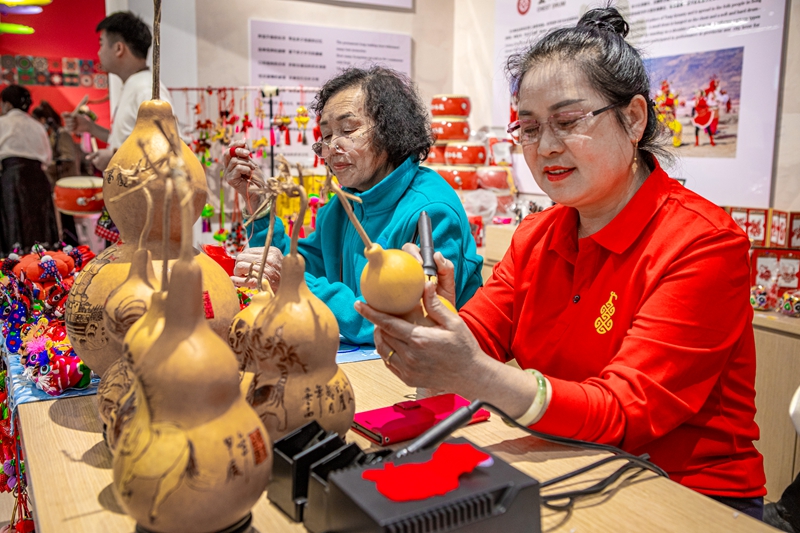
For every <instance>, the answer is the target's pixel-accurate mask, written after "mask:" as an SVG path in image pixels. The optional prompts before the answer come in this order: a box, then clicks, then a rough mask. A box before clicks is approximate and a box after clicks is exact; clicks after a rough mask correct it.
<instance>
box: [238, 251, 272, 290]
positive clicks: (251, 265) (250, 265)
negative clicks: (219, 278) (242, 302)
mask: <svg viewBox="0 0 800 533" xmlns="http://www.w3.org/2000/svg"><path fill="white" fill-rule="evenodd" d="M263 254H264V248H263V247H261V248H248V249H247V250H244V251H242V252H239V255H237V256H236V265H235V266H234V267H233V276H231V280H232V281H233V284H234V285H236V286H237V287H249V288H251V289H255V288H256V279H257V278H258V271H259V269H260V268H261V256H262V255H263ZM282 264H283V254H282V253H281V251H280V250H279V249H278V248H275V247H274V246H270V247H269V251H268V252H267V264H266V265H265V266H264V280H265V281H268V282H269V285H270V287H272V292H276V291H277V290H278V286H279V285H280V283H281V265H282Z"/></svg>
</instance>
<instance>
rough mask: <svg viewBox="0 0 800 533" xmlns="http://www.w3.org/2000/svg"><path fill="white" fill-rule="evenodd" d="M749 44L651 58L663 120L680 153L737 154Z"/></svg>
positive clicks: (650, 70) (650, 69)
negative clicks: (744, 46)
mask: <svg viewBox="0 0 800 533" xmlns="http://www.w3.org/2000/svg"><path fill="white" fill-rule="evenodd" d="M743 58H744V48H743V47H738V48H727V49H724V50H711V51H707V52H696V53H691V54H681V55H676V56H669V57H656V58H645V60H644V64H645V67H646V68H647V72H648V74H649V75H650V85H651V89H652V91H653V94H652V95H651V98H652V99H653V101H655V103H656V111H657V112H658V118H659V120H660V121H661V122H662V123H664V125H665V126H667V128H669V130H670V133H671V136H672V145H673V147H675V148H676V152H677V154H678V155H679V156H680V157H736V147H737V141H738V138H739V135H738V129H739V107H740V95H741V82H742V61H743Z"/></svg>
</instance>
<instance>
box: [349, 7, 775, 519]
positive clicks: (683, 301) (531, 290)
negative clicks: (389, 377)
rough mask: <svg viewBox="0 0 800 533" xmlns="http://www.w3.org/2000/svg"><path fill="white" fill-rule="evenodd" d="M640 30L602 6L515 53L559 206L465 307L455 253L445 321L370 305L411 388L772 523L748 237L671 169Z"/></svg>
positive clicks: (531, 162) (533, 166) (535, 151)
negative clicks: (471, 405)
mask: <svg viewBox="0 0 800 533" xmlns="http://www.w3.org/2000/svg"><path fill="white" fill-rule="evenodd" d="M627 33H628V24H627V23H626V22H625V20H624V19H623V18H622V16H621V15H620V14H619V12H618V11H617V10H616V9H615V8H612V7H607V8H602V9H592V10H590V11H587V12H586V14H584V15H583V17H581V19H580V21H579V22H578V24H577V25H576V26H574V27H570V28H563V29H558V30H554V31H552V32H550V33H549V34H547V35H546V36H545V37H544V38H543V39H542V40H541V41H539V42H538V43H536V44H534V45H533V46H532V47H530V48H529V49H527V50H525V51H523V52H522V53H520V54H518V55H515V56H512V57H511V58H510V59H509V62H508V71H509V74H510V75H511V78H512V79H513V80H518V83H519V96H518V109H519V120H518V121H516V122H514V123H512V124H510V125H509V128H508V131H509V132H510V133H511V134H512V135H513V136H515V137H516V138H517V139H518V142H519V144H520V145H521V146H522V151H523V154H524V157H525V161H526V163H527V165H528V167H529V168H530V170H531V173H532V174H533V177H534V179H535V180H536V182H537V184H538V185H539V186H540V187H541V188H542V189H543V190H544V191H545V192H546V193H547V194H548V196H550V198H551V199H552V200H553V201H554V202H556V204H557V205H555V206H554V207H551V208H549V209H546V210H544V211H542V212H539V213H535V214H531V215H529V216H528V217H526V218H525V219H524V220H523V221H522V223H521V224H520V225H519V227H518V228H517V230H516V232H515V234H514V237H513V239H512V243H511V246H510V248H509V250H508V252H507V253H506V255H505V257H504V258H503V259H502V260H501V261H500V262H499V263H498V264H497V265H496V266H495V267H494V270H493V271H492V275H491V277H490V278H489V279H488V280H487V282H486V284H485V285H484V287H482V288H481V289H478V291H477V292H476V293H475V295H474V296H473V297H472V299H471V300H469V301H468V302H467V303H466V304H465V305H464V306H463V307H462V308H461V310H460V311H459V313H458V314H455V313H453V312H451V311H448V310H447V309H446V308H445V306H444V305H443V304H442V303H441V302H440V300H439V298H437V292H438V295H439V296H441V297H443V298H446V299H449V300H450V301H452V300H453V297H454V296H455V294H454V293H455V290H454V289H453V282H452V279H451V278H452V274H451V271H452V267H451V266H450V262H449V261H448V260H447V259H445V258H444V257H442V256H441V255H440V254H439V255H436V256H435V258H436V259H437V267H438V279H439V283H438V285H436V284H433V283H428V284H427V285H426V287H425V293H424V297H423V302H424V304H425V306H426V308H427V310H428V312H429V317H430V318H431V319H432V320H433V321H434V322H435V323H436V325H435V326H433V327H423V326H417V325H414V324H411V323H409V322H406V321H405V320H402V319H400V318H396V317H392V316H390V315H386V314H383V313H380V312H378V311H376V310H374V309H373V308H371V307H370V306H369V305H367V304H365V303H361V302H357V303H356V304H355V306H356V309H357V310H358V311H359V312H360V313H361V314H362V315H363V316H364V317H366V318H367V319H369V320H370V321H371V322H373V323H374V324H375V333H374V336H375V345H376V349H377V351H378V353H379V354H380V355H381V357H382V358H383V359H384V362H385V363H386V365H387V366H388V367H389V369H390V370H391V371H392V372H393V373H395V374H396V375H397V376H398V377H399V378H400V379H401V380H403V381H404V382H405V383H406V384H407V385H410V386H413V387H420V388H429V389H438V390H444V391H445V392H453V393H457V394H459V395H461V396H463V397H465V398H468V399H470V400H475V399H481V400H484V401H487V402H490V403H491V404H493V405H496V406H498V407H499V408H500V409H502V410H503V411H505V412H506V413H508V414H509V416H512V417H514V418H515V419H516V420H517V422H519V423H520V424H523V425H525V426H528V427H532V428H534V429H536V430H538V431H542V432H545V433H549V434H552V435H558V436H563V437H571V438H576V439H581V440H586V441H593V442H599V443H604V444H611V445H615V446H619V447H621V448H622V449H624V450H626V451H628V452H630V453H633V454H635V455H642V454H645V453H646V454H649V455H650V458H651V460H652V461H653V462H654V463H655V464H657V465H658V466H660V467H661V468H663V469H664V470H665V471H666V472H667V473H668V474H669V475H670V478H671V479H672V480H674V481H676V482H678V483H681V484H682V485H684V486H686V487H689V488H691V489H694V490H695V491H697V492H700V493H702V494H705V495H708V496H709V497H711V498H714V499H716V500H718V501H721V502H723V503H725V504H727V505H729V506H731V507H733V508H735V509H737V510H739V511H740V512H744V513H747V514H749V515H751V516H754V517H756V518H759V519H760V518H761V515H762V512H763V505H764V502H763V496H764V494H765V492H766V491H765V489H764V483H765V476H764V465H763V458H762V456H761V454H760V453H759V452H758V450H756V448H755V446H754V445H753V441H754V440H757V439H758V438H759V429H758V426H757V424H756V423H755V421H754V416H755V412H756V408H755V403H754V402H755V390H754V382H755V372H756V354H755V342H754V335H753V326H752V319H753V309H752V308H751V306H750V301H749V294H750V293H749V288H750V287H749V266H748V250H749V248H750V243H749V241H748V239H747V236H746V235H745V234H744V233H743V232H742V230H741V229H739V227H738V226H737V225H736V224H735V223H734V222H733V220H732V219H731V217H730V216H729V215H728V214H726V213H725V212H724V211H723V210H722V209H720V208H719V207H717V206H716V205H714V204H712V203H711V202H709V201H708V200H706V199H704V198H702V197H700V196H698V195H697V194H695V193H694V192H692V191H690V190H688V189H686V188H684V187H683V186H682V185H680V184H679V183H678V182H677V181H676V180H674V179H672V178H670V177H669V176H668V175H667V173H666V172H665V171H664V170H663V169H662V167H661V164H660V163H659V159H661V160H662V161H669V160H670V157H669V153H668V152H666V151H665V150H664V148H663V142H664V141H665V140H668V137H666V136H665V135H663V134H664V133H665V132H664V131H663V129H664V128H663V125H662V124H661V123H660V122H659V121H658V118H657V115H656V110H655V106H654V105H653V103H652V102H650V101H649V95H650V94H651V92H650V83H649V80H648V76H647V72H646V70H645V67H644V65H643V63H642V59H641V57H640V56H639V54H638V52H637V51H636V50H635V49H634V48H633V47H631V46H630V45H629V44H628V43H627V42H626V41H625V36H626V35H627ZM404 249H405V250H406V251H408V252H410V253H413V254H418V251H417V250H416V249H415V247H414V246H413V245H410V244H407V245H406V246H405V247H404ZM710 300H713V302H714V303H713V305H709V301H710ZM512 359H514V360H516V362H517V363H518V364H519V366H520V367H521V368H522V370H520V369H519V368H514V367H512V366H509V365H506V364H504V363H505V362H507V361H510V360H512Z"/></svg>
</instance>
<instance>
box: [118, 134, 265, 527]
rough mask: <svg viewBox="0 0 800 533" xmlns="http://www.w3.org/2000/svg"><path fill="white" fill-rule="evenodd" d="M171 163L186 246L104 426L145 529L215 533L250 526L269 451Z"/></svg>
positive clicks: (129, 501) (122, 492)
mask: <svg viewBox="0 0 800 533" xmlns="http://www.w3.org/2000/svg"><path fill="white" fill-rule="evenodd" d="M175 144H177V142H176V143H175ZM170 167H171V168H172V170H171V175H172V178H173V179H174V181H175V186H176V189H177V191H178V193H179V195H180V198H181V211H182V215H183V216H182V219H181V226H182V240H183V242H182V246H181V251H180V257H179V259H178V261H177V262H176V263H175V265H174V266H173V268H172V276H171V279H170V281H169V292H168V294H167V296H166V300H165V302H164V305H165V307H164V309H165V313H164V315H165V319H164V325H163V331H162V332H161V335H160V336H158V338H157V340H156V341H155V342H154V343H153V344H152V346H151V347H150V349H149V350H147V351H146V353H144V354H143V355H142V356H141V357H140V359H139V360H138V361H134V364H133V365H132V366H133V373H134V380H133V385H132V386H131V388H130V389H129V391H128V392H127V393H126V394H125V396H123V398H122V401H121V405H120V408H119V410H118V411H117V413H116V416H115V417H114V420H113V421H112V424H111V425H110V427H109V428H108V431H109V432H111V433H113V434H114V435H118V442H117V444H116V452H115V454H114V458H113V463H112V464H113V470H114V481H113V485H112V487H113V490H114V493H115V496H116V498H117V501H118V502H119V504H120V505H121V506H122V508H123V509H124V510H125V511H126V512H127V513H128V514H129V515H131V516H132V517H133V518H134V519H135V520H136V521H137V523H138V524H139V526H140V528H146V529H147V530H148V531H153V532H159V533H161V532H164V533H166V532H174V531H192V532H196V533H209V532H215V531H220V530H222V529H224V528H229V527H232V526H238V525H240V524H243V523H246V522H247V520H248V515H249V510H250V508H251V507H252V506H253V505H254V504H255V503H256V501H257V500H258V498H259V497H260V496H261V494H262V492H263V491H264V488H265V487H266V485H267V483H268V481H269V476H270V472H271V467H272V451H271V445H270V440H269V435H268V434H267V433H266V429H265V428H264V425H263V424H262V423H261V421H260V419H259V417H258V415H257V414H256V413H255V411H254V410H253V409H252V407H250V405H248V403H247V402H246V400H245V399H244V396H243V395H242V393H241V391H240V388H239V373H238V366H239V365H238V362H237V360H236V357H235V356H234V354H233V352H232V351H231V349H230V348H229V347H228V345H227V343H226V342H225V341H223V340H222V339H220V338H219V336H218V335H216V334H215V333H214V332H213V331H212V330H211V328H210V326H209V324H208V322H207V320H206V318H205V316H204V311H203V294H202V291H203V289H202V287H203V284H202V276H203V273H202V268H201V267H200V265H199V264H198V263H197V261H196V259H195V257H194V251H193V250H192V247H191V237H192V224H193V221H194V217H193V213H192V210H193V206H192V201H191V200H192V191H191V187H190V186H189V184H188V180H187V179H186V176H185V173H184V172H183V169H182V165H181V163H180V160H177V159H176V158H173V161H171V162H170ZM166 239H168V237H165V240H166ZM154 307H155V306H154ZM137 324H139V323H137Z"/></svg>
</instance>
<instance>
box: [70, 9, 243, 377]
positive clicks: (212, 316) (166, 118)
mask: <svg viewBox="0 0 800 533" xmlns="http://www.w3.org/2000/svg"><path fill="white" fill-rule="evenodd" d="M157 1H158V0H157ZM157 11H158V12H159V13H160V9H159V10H157ZM159 17H160V15H159ZM158 22H159V23H160V21H158ZM157 26H158V24H157V23H156V24H154V41H153V42H154V45H153V99H152V100H149V101H146V102H144V103H142V105H141V106H139V114H138V116H137V118H136V126H135V127H134V129H133V132H132V133H131V135H130V136H129V137H128V138H127V139H126V140H125V142H124V143H123V144H122V146H120V148H119V150H117V152H116V153H115V154H114V157H113V158H112V159H111V161H110V162H109V165H108V168H107V169H106V171H105V172H104V174H103V178H104V179H103V197H104V200H105V203H106V207H107V209H108V212H109V214H110V215H111V218H112V219H113V220H114V222H115V223H116V225H117V228H118V229H119V233H120V237H121V244H116V245H112V246H109V247H108V248H106V249H105V250H104V251H103V252H101V253H100V254H98V255H97V257H95V258H94V259H93V260H92V261H91V262H90V263H89V264H88V265H87V266H86V267H85V268H84V269H83V270H82V271H81V272H80V273H79V274H78V276H77V277H76V279H75V283H74V285H73V286H72V288H71V289H70V295H69V299H68V301H67V304H66V313H65V317H64V318H65V322H66V326H67V333H68V334H69V339H70V341H71V342H72V346H73V348H74V349H75V352H76V354H77V355H78V356H80V358H81V359H82V360H83V361H84V362H85V363H86V365H87V366H89V368H91V369H92V370H94V371H95V372H96V373H97V374H99V375H101V376H102V375H104V374H105V373H106V371H107V370H108V368H109V367H110V366H111V365H112V363H114V362H115V361H116V360H117V359H119V357H120V354H121V353H122V345H121V339H119V335H118V334H115V335H112V334H111V333H110V332H109V331H108V329H107V328H106V323H105V321H104V319H103V317H104V307H105V304H106V301H107V299H108V296H109V295H110V294H111V292H112V291H114V290H115V289H116V288H117V287H119V286H120V284H121V283H122V282H123V281H124V280H125V279H126V278H127V276H128V273H129V270H130V266H131V261H132V260H133V255H134V252H135V251H136V249H137V245H136V240H137V238H138V237H139V235H141V234H142V230H143V229H144V226H145V225H146V224H149V223H150V222H151V221H149V220H147V218H148V217H146V216H144V214H145V213H146V209H147V205H146V201H145V198H144V196H143V195H140V194H131V191H136V190H139V189H140V188H141V187H143V186H145V185H147V186H148V188H149V189H150V193H151V194H152V197H153V202H154V205H155V210H154V215H153V220H152V224H153V226H154V229H153V231H152V232H150V235H149V236H148V238H147V240H146V242H145V243H144V247H145V248H146V249H148V250H150V252H151V253H152V257H153V266H154V267H155V271H156V272H159V271H160V270H161V268H160V266H161V261H162V259H163V258H164V257H167V258H168V259H169V261H170V262H174V260H175V259H176V258H177V256H178V251H179V249H180V229H179V228H180V216H179V214H178V213H177V212H173V213H172V214H171V216H172V221H171V222H172V223H171V225H170V227H171V228H173V230H172V231H171V233H170V234H169V235H168V237H169V241H168V242H169V246H168V247H166V249H167V250H168V251H167V253H166V254H165V253H164V251H163V250H162V246H160V243H161V242H162V237H163V235H161V229H160V228H162V227H163V223H162V220H161V218H162V214H161V213H162V209H161V208H162V207H163V202H164V196H165V194H164V187H165V184H164V183H163V182H162V181H160V180H156V179H155V178H156V175H157V174H156V171H157V170H159V171H162V172H164V171H166V165H167V164H168V163H167V162H168V160H169V154H170V145H169V142H168V141H167V140H166V139H165V137H164V136H163V135H161V134H160V132H159V131H158V128H157V127H156V121H160V122H161V124H162V125H163V126H162V127H163V128H164V129H165V130H166V132H167V134H168V135H169V136H170V138H172V136H177V125H176V121H175V118H174V115H173V112H172V107H171V106H170V105H169V103H167V102H164V101H162V100H159V99H158V96H159V87H160V81H159V76H158V35H157V33H158V30H157ZM140 142H141V143H144V145H145V146H146V149H147V152H148V153H149V154H150V155H151V159H152V165H151V164H149V163H147V162H146V161H145V159H144V157H143V155H142V151H141V149H140V148H139V143H140ZM180 144H181V150H180V154H179V157H180V159H181V160H182V161H183V165H184V168H185V169H186V173H187V175H188V177H189V183H190V185H189V186H190V188H191V191H192V205H193V206H194V209H193V213H194V214H193V215H192V216H196V217H199V213H200V211H201V210H202V207H203V205H204V204H205V202H206V197H207V194H208V189H207V186H206V176H205V171H204V170H203V167H202V165H201V164H200V162H199V161H198V160H197V158H196V157H195V155H194V154H193V153H192V151H191V150H190V149H189V147H188V146H186V144H185V143H183V142H182V141H181V143H180ZM118 197H124V199H121V200H120V201H114V200H115V199H116V198H118ZM195 255H196V260H197V263H198V264H199V265H200V268H201V269H202V271H203V291H204V293H205V297H204V298H205V302H206V307H205V309H206V318H207V320H208V321H209V325H210V326H211V328H212V329H213V330H214V331H215V332H216V333H217V334H218V335H219V336H220V337H222V338H227V335H228V327H229V326H230V323H231V320H232V319H233V316H234V315H235V314H236V313H237V312H238V311H239V301H238V297H237V294H236V289H235V288H234V286H233V283H232V281H231V280H230V278H229V277H228V275H227V274H226V272H225V271H224V269H223V268H222V267H220V266H219V265H218V264H217V263H216V262H215V261H214V260H213V259H211V258H209V257H208V256H206V255H205V254H202V253H201V252H199V251H197V252H195ZM108 311H109V312H110V313H111V315H112V316H113V315H114V313H115V312H116V311H115V310H113V309H109V310H108ZM116 333H119V332H116ZM118 339H119V340H118Z"/></svg>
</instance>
